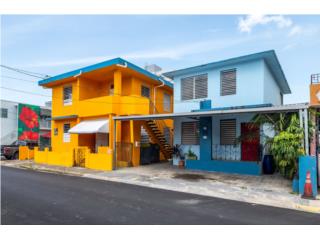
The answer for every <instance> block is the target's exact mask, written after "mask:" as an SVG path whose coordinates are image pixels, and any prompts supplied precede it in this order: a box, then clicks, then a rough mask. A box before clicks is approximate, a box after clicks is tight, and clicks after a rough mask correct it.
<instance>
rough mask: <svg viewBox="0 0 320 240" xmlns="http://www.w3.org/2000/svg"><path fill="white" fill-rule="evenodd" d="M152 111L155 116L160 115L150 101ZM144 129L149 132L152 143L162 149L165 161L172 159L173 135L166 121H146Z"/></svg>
mask: <svg viewBox="0 0 320 240" xmlns="http://www.w3.org/2000/svg"><path fill="white" fill-rule="evenodd" d="M150 109H152V113H153V114H159V112H158V111H157V109H156V107H155V105H154V104H153V102H152V101H150ZM144 129H145V130H146V131H147V133H148V135H149V137H150V139H151V141H152V142H153V143H156V144H158V145H159V147H160V151H161V153H162V154H163V156H164V157H165V159H167V160H168V159H170V158H172V153H173V147H172V143H173V134H172V132H171V129H170V127H168V126H167V125H166V123H165V121H164V120H146V121H145V123H144Z"/></svg>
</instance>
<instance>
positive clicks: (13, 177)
mask: <svg viewBox="0 0 320 240" xmlns="http://www.w3.org/2000/svg"><path fill="white" fill-rule="evenodd" d="M1 220H2V224H320V214H311V213H305V212H300V211H294V210H288V209H282V208H275V207H268V206H263V205H254V204H248V203H243V202H237V201H231V200H224V199H219V198H212V197H204V196H198V195H193V194H186V193H180V192H174V191H166V190H159V189H153V188H147V187H140V186H135V185H130V184H123V183H115V182H108V181H100V180H94V179H87V178H81V177H73V176H65V175H56V174H49V173H42V172H35V171H31V170H21V169H14V168H8V167H2V168H1Z"/></svg>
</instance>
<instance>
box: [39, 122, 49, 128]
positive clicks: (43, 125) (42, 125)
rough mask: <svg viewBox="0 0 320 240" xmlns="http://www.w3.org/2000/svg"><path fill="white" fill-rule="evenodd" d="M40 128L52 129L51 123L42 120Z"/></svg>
mask: <svg viewBox="0 0 320 240" xmlns="http://www.w3.org/2000/svg"><path fill="white" fill-rule="evenodd" d="M40 128H48V129H50V128H51V121H46V120H40Z"/></svg>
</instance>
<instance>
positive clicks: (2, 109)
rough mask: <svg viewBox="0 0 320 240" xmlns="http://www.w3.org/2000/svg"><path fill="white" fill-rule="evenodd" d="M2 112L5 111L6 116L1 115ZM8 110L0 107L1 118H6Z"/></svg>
mask: <svg viewBox="0 0 320 240" xmlns="http://www.w3.org/2000/svg"><path fill="white" fill-rule="evenodd" d="M3 113H6V114H5V115H6V116H3ZM8 115H9V110H8V108H1V118H8Z"/></svg>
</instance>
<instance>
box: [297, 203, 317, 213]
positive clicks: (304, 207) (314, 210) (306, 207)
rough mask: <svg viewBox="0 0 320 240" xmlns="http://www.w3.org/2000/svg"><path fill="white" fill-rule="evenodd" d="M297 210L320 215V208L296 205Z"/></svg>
mask: <svg viewBox="0 0 320 240" xmlns="http://www.w3.org/2000/svg"><path fill="white" fill-rule="evenodd" d="M296 208H297V209H299V210H301V211H306V212H311V213H318V214H320V207H314V206H306V205H301V204H298V205H296Z"/></svg>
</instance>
